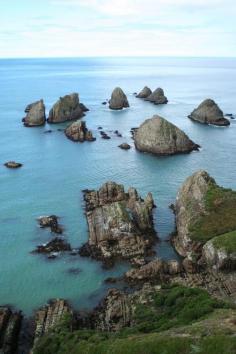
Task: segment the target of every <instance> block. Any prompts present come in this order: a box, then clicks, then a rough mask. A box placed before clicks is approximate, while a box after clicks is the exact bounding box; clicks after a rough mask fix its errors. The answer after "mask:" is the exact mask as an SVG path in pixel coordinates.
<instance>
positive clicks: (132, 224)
mask: <svg viewBox="0 0 236 354" xmlns="http://www.w3.org/2000/svg"><path fill="white" fill-rule="evenodd" d="M84 199H85V203H86V217H87V222H88V227H89V241H88V243H87V244H85V245H84V246H82V247H81V249H80V254H81V255H83V256H91V257H93V258H95V259H98V260H101V261H103V263H104V264H106V265H112V264H113V263H114V261H115V259H116V258H123V259H128V260H130V261H131V262H132V261H134V262H137V261H138V260H139V259H144V257H145V256H146V255H147V254H148V253H149V251H150V249H151V247H152V245H153V243H154V242H155V230H154V226H153V221H152V209H153V207H154V203H153V199H152V196H151V194H149V195H148V198H147V199H146V200H144V201H143V200H142V199H141V198H140V197H139V196H138V193H137V191H136V190H135V189H134V188H130V189H129V190H128V193H125V191H124V187H123V185H118V184H116V183H114V182H107V183H105V184H104V185H103V186H102V187H101V188H100V189H99V190H98V191H85V194H84Z"/></svg>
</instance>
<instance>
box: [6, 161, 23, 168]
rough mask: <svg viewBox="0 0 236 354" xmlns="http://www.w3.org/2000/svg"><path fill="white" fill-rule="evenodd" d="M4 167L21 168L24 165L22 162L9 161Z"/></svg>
mask: <svg viewBox="0 0 236 354" xmlns="http://www.w3.org/2000/svg"><path fill="white" fill-rule="evenodd" d="M4 166H6V167H7V168H19V167H22V166H23V165H22V163H20V162H15V161H8V162H6V163H4Z"/></svg>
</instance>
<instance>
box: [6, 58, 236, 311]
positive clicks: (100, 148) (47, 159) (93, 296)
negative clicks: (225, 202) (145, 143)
mask: <svg viewBox="0 0 236 354" xmlns="http://www.w3.org/2000/svg"><path fill="white" fill-rule="evenodd" d="M0 82H1V85H0V123H1V129H0V142H1V146H0V304H1V305H5V304H10V305H12V306H14V307H16V308H19V309H21V310H23V312H24V313H25V314H27V315H30V314H32V312H33V311H34V310H35V309H37V308H38V307H39V306H41V305H44V304H45V303H46V302H47V300H48V299H51V298H55V297H56V298H59V297H60V298H66V299H68V300H69V301H70V302H71V303H72V305H74V306H75V307H76V308H80V309H87V308H91V307H93V306H94V305H95V304H97V302H98V300H99V299H101V297H102V296H103V295H104V294H105V292H106V289H107V287H108V285H106V284H104V280H105V279H106V278H107V277H114V276H118V275H121V274H123V272H124V271H125V270H126V269H127V268H128V265H127V264H125V263H120V264H117V265H116V266H115V267H114V268H113V269H110V270H104V269H103V268H102V266H101V264H100V263H99V262H97V261H93V260H91V259H86V258H81V257H80V256H71V255H61V256H59V257H58V258H57V259H55V260H48V259H47V258H45V257H44V256H41V255H35V254H32V253H31V251H32V250H33V249H35V247H36V246H37V245H38V244H41V243H45V242H47V241H49V240H50V239H51V238H52V235H51V234H50V232H49V231H48V230H45V229H40V228H39V227H38V224H37V220H36V219H37V217H39V216H41V215H50V214H56V215H58V216H59V217H60V223H61V224H62V225H63V226H64V228H65V233H64V235H65V239H66V240H68V241H69V242H70V243H71V245H72V247H79V246H81V245H82V244H83V243H85V242H86V241H87V239H88V230H87V224H86V218H85V215H84V203H83V195H82V190H83V189H87V188H88V189H96V188H99V187H100V186H101V185H102V184H103V183H105V182H106V181H115V182H117V183H122V184H124V185H125V187H126V188H128V187H129V186H133V187H135V188H137V190H138V192H139V193H140V194H141V196H143V197H144V196H145V195H146V194H147V193H148V192H149V191H150V192H152V193H153V196H154V200H155V203H156V205H157V208H156V209H155V211H154V222H155V227H156V231H157V234H158V237H159V239H160V242H159V243H158V244H157V246H156V251H157V256H158V257H162V258H164V259H173V258H176V257H178V256H177V255H176V254H175V252H174V250H173V249H172V247H171V245H170V243H169V242H166V240H168V239H169V235H170V233H171V232H173V231H174V229H175V223H174V216H173V213H172V211H171V210H170V209H169V205H170V204H171V203H173V202H174V201H175V197H176V193H177V190H178V188H179V187H180V186H181V184H182V183H183V182H184V180H185V178H186V177H188V176H189V175H191V174H192V173H193V172H195V171H197V170H199V169H205V170H207V171H208V172H209V173H210V174H211V175H212V177H214V178H215V179H216V181H217V182H218V183H219V184H220V185H223V186H225V187H228V188H233V189H236V178H235V177H236V164H235V162H236V120H235V121H234V120H231V125H230V126H229V127H225V128H218V127H213V126H204V125H201V124H198V123H194V122H193V121H191V120H189V119H188V118H187V116H188V114H189V113H190V112H191V111H192V110H193V109H194V108H195V107H196V106H197V105H198V104H199V103H200V102H201V101H202V100H203V99H205V98H213V99H214V100H215V101H216V102H217V103H218V104H219V106H220V107H221V108H222V110H223V111H224V112H225V113H233V114H234V113H236V59H230V58H228V59H225V58H217V59H216V58H80V59H9V60H8V59H4V60H3V59H2V60H0ZM145 85H147V86H149V87H150V88H151V89H155V88H157V87H162V88H163V89H164V91H165V94H166V96H167V98H168V99H169V103H168V104H167V105H161V106H155V105H152V104H151V103H149V102H144V101H142V100H140V99H137V98H136V97H135V96H134V95H133V93H134V92H139V91H140V90H141V89H142V88H143V87H144V86H145ZM116 86H120V87H121V88H122V89H123V90H124V92H125V93H126V94H127V97H128V100H129V103H130V108H129V109H126V110H123V111H110V110H109V109H108V107H107V106H104V105H102V102H103V101H104V100H106V99H109V97H110V95H111V92H112V90H113V89H114V88H115V87H116ZM72 92H78V93H79V94H80V99H81V102H83V103H84V104H85V105H86V106H87V107H88V108H89V109H90V111H89V112H88V113H87V114H86V117H84V118H83V119H84V120H85V121H86V124H87V127H88V128H89V129H91V130H92V132H93V134H94V135H95V137H96V138H97V140H96V142H93V143H89V142H85V143H83V144H81V143H73V142H72V141H70V140H68V139H67V138H66V137H65V135H64V133H63V132H62V131H58V128H64V127H65V126H66V124H59V125H51V126H48V125H46V126H45V127H37V128H25V127H24V126H23V124H22V122H21V119H22V118H23V117H24V115H25V114H24V109H25V107H26V105H27V104H29V103H31V102H33V101H36V100H38V99H40V98H43V99H44V101H45V104H46V107H47V113H48V111H49V109H50V108H51V107H52V105H53V104H54V103H55V102H56V101H57V99H58V98H59V97H60V96H64V95H66V94H69V93H72ZM154 114H159V115H161V116H163V117H164V118H166V119H168V120H169V121H171V122H172V123H174V124H176V125H177V126H178V127H179V128H181V129H183V130H184V131H185V132H186V133H187V134H188V135H189V137H190V138H191V139H192V140H193V141H194V142H196V143H197V144H199V145H201V150H200V151H199V152H193V153H191V154H187V155H177V156H171V157H156V156H153V155H149V154H143V153H140V152H138V151H136V150H135V148H134V146H133V140H132V139H131V134H130V129H131V128H132V127H137V126H139V125H140V123H142V122H143V121H144V120H145V119H147V118H151V117H152V116H153V115H154ZM99 126H102V127H103V130H104V131H106V132H108V134H109V135H110V136H111V140H103V139H101V137H100V134H99V131H98V129H97V128H98V127H99ZM48 129H52V131H53V132H52V133H51V134H44V132H45V130H48ZM114 130H119V131H120V132H121V133H122V135H123V137H122V138H120V137H117V136H116V135H115V134H113V133H111V132H110V131H114ZM122 142H128V143H129V144H131V145H132V149H131V150H129V151H124V150H121V149H119V148H118V145H119V144H121V143H122ZM9 160H15V161H17V162H21V163H23V164H24V166H23V167H22V168H20V169H18V170H10V169H7V168H6V167H4V166H3V164H4V163H5V162H6V161H9Z"/></svg>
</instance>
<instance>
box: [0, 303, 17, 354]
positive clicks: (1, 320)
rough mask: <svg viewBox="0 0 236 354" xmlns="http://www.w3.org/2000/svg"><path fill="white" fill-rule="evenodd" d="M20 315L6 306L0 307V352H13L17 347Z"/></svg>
mask: <svg viewBox="0 0 236 354" xmlns="http://www.w3.org/2000/svg"><path fill="white" fill-rule="evenodd" d="M21 321H22V315H21V313H20V312H13V311H12V310H11V309H10V308H8V307H0V353H3V354H13V353H15V352H16V349H17V347H18V338H19V332H20V327H21Z"/></svg>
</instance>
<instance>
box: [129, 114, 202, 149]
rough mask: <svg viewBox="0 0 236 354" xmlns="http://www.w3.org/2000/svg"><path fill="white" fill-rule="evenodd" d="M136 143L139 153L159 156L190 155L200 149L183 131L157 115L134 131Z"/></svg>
mask: <svg viewBox="0 0 236 354" xmlns="http://www.w3.org/2000/svg"><path fill="white" fill-rule="evenodd" d="M134 143H135V147H136V149H138V150H139V151H143V152H150V153H153V154H157V155H174V154H178V153H188V152H191V151H193V150H198V148H199V145H197V144H195V143H194V142H193V141H192V140H190V139H189V138H188V136H187V135H186V134H185V133H184V132H183V131H182V130H180V129H179V128H178V127H176V126H175V125H174V124H172V123H170V122H168V121H167V120H166V119H164V118H162V117H160V116H157V115H155V116H153V117H152V118H151V119H147V120H145V122H144V123H143V124H141V126H140V127H139V128H138V129H135V130H134Z"/></svg>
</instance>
